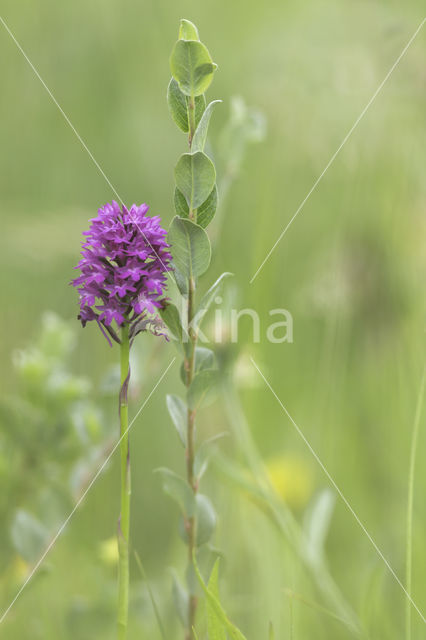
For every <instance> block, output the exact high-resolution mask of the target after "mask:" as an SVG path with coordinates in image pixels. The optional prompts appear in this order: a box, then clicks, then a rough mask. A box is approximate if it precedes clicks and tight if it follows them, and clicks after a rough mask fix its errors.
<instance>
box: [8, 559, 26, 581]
mask: <svg viewBox="0 0 426 640" xmlns="http://www.w3.org/2000/svg"><path fill="white" fill-rule="evenodd" d="M29 570H30V565H29V564H28V562H26V561H25V560H24V558H22V557H21V556H19V555H16V556H15V557H14V558H13V560H12V562H11V563H10V565H9V568H8V579H10V580H11V581H13V582H14V583H15V584H21V583H22V582H24V580H25V578H26V577H27V575H28V572H29Z"/></svg>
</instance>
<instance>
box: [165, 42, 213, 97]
mask: <svg viewBox="0 0 426 640" xmlns="http://www.w3.org/2000/svg"><path fill="white" fill-rule="evenodd" d="M170 68H171V71H172V76H173V77H174V79H175V80H176V81H177V83H178V84H179V87H180V89H181V91H182V92H183V93H184V94H185V95H187V96H192V97H194V96H199V95H201V94H203V93H205V91H207V89H208V88H209V86H210V84H211V82H212V80H213V74H214V72H215V70H216V68H217V65H215V64H214V62H213V60H212V59H211V57H210V54H209V52H208V50H207V47H206V46H204V45H203V44H202V43H201V42H199V41H198V40H178V41H177V42H176V44H175V46H174V49H173V52H172V55H171V58H170Z"/></svg>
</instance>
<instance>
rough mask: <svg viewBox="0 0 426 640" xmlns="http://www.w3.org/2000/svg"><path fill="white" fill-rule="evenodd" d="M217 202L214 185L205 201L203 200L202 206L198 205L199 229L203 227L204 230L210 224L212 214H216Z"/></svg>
mask: <svg viewBox="0 0 426 640" xmlns="http://www.w3.org/2000/svg"><path fill="white" fill-rule="evenodd" d="M217 200H218V194H217V187H216V185H214V187H213V189H212V192H211V194H210V195H209V197H208V198H207V200H205V201H204V202H203V204H200V206H199V207H198V209H197V224H199V225H200V227H203V228H204V229H205V228H206V227H207V225H208V224H210V222H211V221H212V220H213V217H214V214H215V213H216V209H217Z"/></svg>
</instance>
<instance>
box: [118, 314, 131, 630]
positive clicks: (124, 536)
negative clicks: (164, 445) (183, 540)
mask: <svg viewBox="0 0 426 640" xmlns="http://www.w3.org/2000/svg"><path fill="white" fill-rule="evenodd" d="M129 377H130V367H129V327H128V325H124V326H123V327H122V329H121V345H120V385H121V386H120V402H119V404H120V463H121V466H120V469H121V493H120V498H121V499H120V503H121V510H120V517H119V520H118V530H117V539H118V555H119V560H118V617H117V624H118V639H119V640H125V639H126V638H127V621H128V611H129V534H130V494H131V483H130V447H129V433H128V429H129V427H128V422H129V418H128V414H129V412H128V400H127V390H128V384H129Z"/></svg>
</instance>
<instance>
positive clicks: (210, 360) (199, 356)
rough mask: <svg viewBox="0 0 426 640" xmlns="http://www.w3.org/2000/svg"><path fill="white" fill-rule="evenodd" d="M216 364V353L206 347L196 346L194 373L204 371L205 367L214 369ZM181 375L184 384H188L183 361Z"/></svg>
mask: <svg viewBox="0 0 426 640" xmlns="http://www.w3.org/2000/svg"><path fill="white" fill-rule="evenodd" d="M214 366H215V355H214V352H213V351H212V350H211V349H207V348H206V347H196V349H195V362H194V373H198V372H199V371H203V370H204V369H213V368H214ZM180 377H181V380H182V382H183V383H184V384H186V371H185V365H184V363H183V362H182V365H181V369H180Z"/></svg>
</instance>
